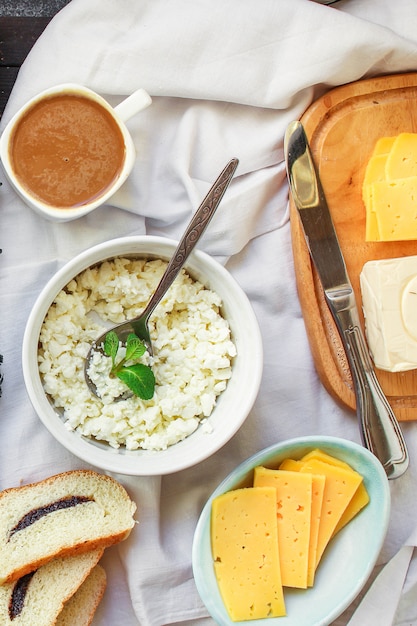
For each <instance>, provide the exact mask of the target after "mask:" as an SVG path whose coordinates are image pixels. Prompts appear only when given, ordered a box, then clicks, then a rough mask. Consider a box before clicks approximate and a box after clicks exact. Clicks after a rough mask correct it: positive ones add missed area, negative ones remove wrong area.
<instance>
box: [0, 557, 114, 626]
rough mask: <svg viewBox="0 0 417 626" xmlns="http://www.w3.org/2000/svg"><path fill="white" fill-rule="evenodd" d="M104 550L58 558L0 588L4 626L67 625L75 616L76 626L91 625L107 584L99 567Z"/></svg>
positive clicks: (1, 613)
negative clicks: (69, 617) (70, 617)
mask: <svg viewBox="0 0 417 626" xmlns="http://www.w3.org/2000/svg"><path fill="white" fill-rule="evenodd" d="M103 550H104V549H102V548H98V549H96V550H92V551H91V552H86V553H84V554H82V555H80V556H70V557H61V558H57V559H54V560H52V561H50V562H49V563H47V564H46V565H43V566H42V567H40V568H39V569H37V570H35V571H34V572H31V573H30V574H26V575H25V576H23V577H22V578H19V580H17V581H15V582H11V583H7V584H4V585H0V623H1V624H2V626H8V625H10V626H12V625H13V624H16V626H51V625H52V624H61V625H62V626H63V625H65V624H69V623H70V622H68V616H71V615H72V616H73V617H74V616H75V615H77V619H74V620H73V621H72V626H75V625H76V624H77V626H78V625H81V624H88V623H89V622H90V621H91V620H92V617H93V615H94V612H95V608H96V607H97V604H98V602H99V601H100V599H101V596H102V595H103V593H104V588H105V585H106V575H105V572H104V570H103V568H101V567H100V566H99V565H97V563H98V561H99V559H100V558H101V556H102V554H103ZM99 567H100V570H101V571H99V572H98V573H96V571H95V570H96V568H99ZM103 578H104V580H103ZM64 611H65V612H64ZM80 620H82V621H80Z"/></svg>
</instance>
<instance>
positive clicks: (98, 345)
mask: <svg viewBox="0 0 417 626" xmlns="http://www.w3.org/2000/svg"><path fill="white" fill-rule="evenodd" d="M238 163H239V160H238V159H236V158H234V159H232V160H231V161H230V162H229V163H228V164H227V165H226V167H225V168H224V170H223V171H222V173H221V174H220V176H219V177H218V178H217V180H216V181H215V183H214V184H213V185H212V187H211V188H210V190H209V192H208V193H207V195H206V197H205V198H204V200H203V202H202V203H201V204H200V206H199V208H198V209H197V211H196V212H195V214H194V216H193V217H192V219H191V221H190V223H189V224H188V227H187V229H186V231H185V233H184V235H183V236H182V239H181V241H180V242H179V244H178V246H177V248H176V250H175V252H174V254H173V256H172V258H171V260H170V262H169V263H168V265H167V268H166V270H165V272H164V274H163V276H162V278H161V280H160V281H159V284H158V286H157V288H156V289H155V291H154V293H153V295H152V297H151V299H150V300H149V302H148V304H147V305H146V307H145V309H144V310H143V312H142V313H141V314H140V315H139V316H138V317H135V318H133V319H131V320H128V321H127V322H123V323H122V324H117V325H116V326H113V327H112V328H109V329H107V330H106V331H105V332H104V333H103V334H102V335H100V336H99V337H98V338H97V339H96V340H95V341H94V342H93V343H92V344H91V347H90V350H89V351H88V354H87V357H86V359H85V362H84V377H85V380H86V383H87V385H88V387H89V388H90V390H91V391H92V392H93V394H94V395H96V396H98V397H100V396H99V394H98V392H97V388H96V385H95V384H94V382H93V381H92V380H91V378H90V376H89V374H88V368H89V366H90V360H91V358H92V356H93V353H94V352H97V351H100V352H102V345H103V342H104V339H105V337H106V335H107V333H109V332H110V331H114V332H115V333H116V334H117V336H118V338H119V342H122V343H125V342H126V339H127V337H128V335H129V334H130V333H134V334H135V335H137V336H138V337H139V338H140V339H141V340H142V341H143V342H144V344H145V346H146V348H147V350H148V352H149V354H150V355H152V354H153V350H152V341H151V337H150V334H149V328H148V322H149V318H150V317H151V315H152V313H153V312H154V310H155V308H156V306H157V305H158V304H159V303H160V301H161V300H162V298H163V296H164V295H165V293H166V292H167V290H168V289H169V287H170V286H171V285H172V283H173V282H174V280H175V278H176V277H177V275H178V274H179V272H180V270H181V269H182V268H183V266H184V264H185V262H186V260H187V259H188V257H189V255H190V254H191V252H192V251H193V249H194V247H195V246H196V245H197V243H198V241H199V239H200V237H201V236H202V234H203V233H204V231H205V230H206V228H207V226H208V224H209V222H210V220H211V218H212V217H213V215H214V213H215V211H216V209H217V207H218V206H219V204H220V202H221V200H222V198H223V196H224V194H225V192H226V189H227V187H228V186H229V184H230V182H231V180H232V178H233V175H234V173H235V171H236V168H237V166H238Z"/></svg>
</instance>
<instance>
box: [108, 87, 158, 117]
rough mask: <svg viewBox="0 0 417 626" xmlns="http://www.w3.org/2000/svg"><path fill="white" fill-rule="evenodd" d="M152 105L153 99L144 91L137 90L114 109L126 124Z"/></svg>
mask: <svg viewBox="0 0 417 626" xmlns="http://www.w3.org/2000/svg"><path fill="white" fill-rule="evenodd" d="M151 103H152V98H151V97H150V95H149V94H148V92H147V91H145V90H144V89H137V90H136V91H134V92H133V93H132V94H131V95H130V96H128V97H127V98H125V99H124V100H122V102H120V104H118V105H117V106H115V107H114V110H115V112H116V114H117V115H118V116H119V117H120V118H121V119H122V121H123V122H126V121H127V120H128V119H130V118H131V117H133V116H134V115H136V113H139V111H142V110H143V109H146V107H148V106H149V105H150V104H151Z"/></svg>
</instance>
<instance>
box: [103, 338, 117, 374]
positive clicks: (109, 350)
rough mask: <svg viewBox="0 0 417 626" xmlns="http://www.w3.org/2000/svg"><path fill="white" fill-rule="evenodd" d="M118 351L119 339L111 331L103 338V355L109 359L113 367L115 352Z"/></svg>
mask: <svg viewBox="0 0 417 626" xmlns="http://www.w3.org/2000/svg"><path fill="white" fill-rule="evenodd" d="M118 349H119V338H118V336H117V335H116V333H115V332H114V331H113V330H111V331H110V332H109V333H107V335H106V336H105V338H104V345H103V350H104V354H106V355H107V356H110V357H111V360H112V363H113V365H114V363H115V360H116V355H117V351H118Z"/></svg>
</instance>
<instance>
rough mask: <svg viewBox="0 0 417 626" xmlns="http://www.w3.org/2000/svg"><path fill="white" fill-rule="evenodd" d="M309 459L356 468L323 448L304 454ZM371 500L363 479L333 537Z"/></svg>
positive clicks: (346, 467)
mask: <svg viewBox="0 0 417 626" xmlns="http://www.w3.org/2000/svg"><path fill="white" fill-rule="evenodd" d="M309 459H318V460H320V461H323V462H324V463H330V465H338V466H339V467H344V468H345V469H347V470H350V471H352V472H354V471H355V470H354V469H353V468H352V467H351V466H350V465H349V464H348V463H345V462H344V461H341V460H340V459H337V458H336V457H334V456H332V455H331V454H327V453H326V452H324V451H323V450H319V449H315V450H312V451H311V452H309V453H308V454H306V455H305V456H303V458H302V460H303V461H308V460H309ZM368 502H369V494H368V492H367V490H366V487H365V485H364V483H363V481H362V482H361V483H360V485H359V487H358V489H357V490H356V492H355V494H354V495H353V497H352V500H351V501H350V502H349V504H348V505H347V507H346V509H345V512H344V513H343V515H342V516H341V518H340V520H339V522H338V523H337V525H336V528H335V530H334V532H333V537H334V535H335V534H336V533H338V532H339V530H341V528H343V527H344V526H346V524H348V523H349V522H350V521H351V520H352V519H353V518H354V517H355V516H356V515H357V514H358V513H359V511H361V510H362V509H363V508H364V507H365V506H366V505H367V504H368Z"/></svg>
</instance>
